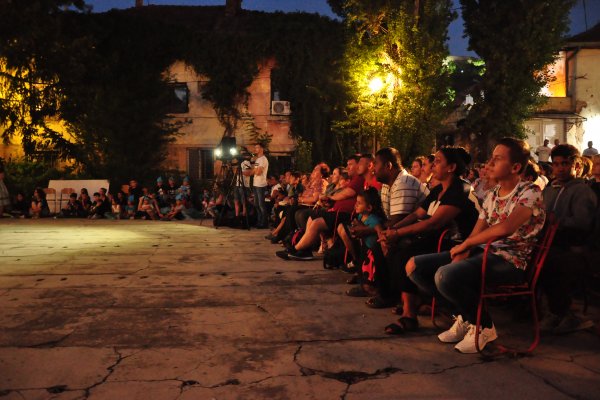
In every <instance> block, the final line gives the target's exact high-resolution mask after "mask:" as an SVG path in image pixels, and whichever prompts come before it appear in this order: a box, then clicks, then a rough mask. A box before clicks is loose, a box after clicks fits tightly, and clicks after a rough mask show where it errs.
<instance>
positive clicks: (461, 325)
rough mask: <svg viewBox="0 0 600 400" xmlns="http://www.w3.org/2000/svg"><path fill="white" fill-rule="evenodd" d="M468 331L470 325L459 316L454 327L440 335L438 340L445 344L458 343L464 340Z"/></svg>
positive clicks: (455, 318)
mask: <svg viewBox="0 0 600 400" xmlns="http://www.w3.org/2000/svg"><path fill="white" fill-rule="evenodd" d="M468 330H469V323H468V322H465V321H463V319H462V315H459V316H458V317H454V325H452V326H451V327H450V329H448V330H447V331H445V332H442V333H440V334H439V335H438V339H440V342H443V343H458V342H460V341H461V340H463V338H464V337H465V335H466V334H467V331H468Z"/></svg>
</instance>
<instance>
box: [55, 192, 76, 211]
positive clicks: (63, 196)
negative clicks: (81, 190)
mask: <svg viewBox="0 0 600 400" xmlns="http://www.w3.org/2000/svg"><path fill="white" fill-rule="evenodd" d="M71 193H75V189H73V188H63V189H61V190H60V200H59V203H58V204H59V207H58V208H59V210H58V212H60V211H61V210H62V206H63V205H64V204H63V202H64V201H65V200H66V201H67V202H68V201H69V196H70V195H71Z"/></svg>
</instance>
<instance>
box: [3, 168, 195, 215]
mask: <svg viewBox="0 0 600 400" xmlns="http://www.w3.org/2000/svg"><path fill="white" fill-rule="evenodd" d="M123 189H124V190H125V191H123V190H119V191H118V192H116V193H109V192H108V191H107V190H106V188H99V189H98V191H96V192H94V193H93V194H92V195H91V196H90V192H88V189H86V188H83V189H81V191H80V193H79V194H77V193H71V194H70V195H69V199H68V201H67V202H66V203H63V204H61V207H60V208H61V209H60V211H59V212H57V213H55V214H52V213H51V211H50V207H49V205H48V201H47V199H46V193H45V192H44V190H43V189H42V188H36V189H35V190H34V191H33V195H32V196H31V200H27V199H26V196H25V194H24V193H21V192H19V193H17V194H16V196H15V197H14V199H13V201H12V203H11V202H10V201H9V204H10V206H8V205H7V206H5V209H6V210H7V211H8V212H9V215H11V216H12V217H16V218H34V219H35V218H46V217H51V216H54V217H55V218H87V219H111V220H118V219H143V220H144V219H147V220H163V221H164V220H183V219H195V218H197V217H198V216H199V215H200V213H199V211H197V210H195V209H194V206H193V203H192V189H191V186H190V180H189V178H188V177H185V178H183V182H182V183H181V185H178V184H177V183H176V181H175V178H174V177H169V178H168V180H167V182H166V183H165V182H164V180H163V178H162V177H159V178H158V179H157V180H156V185H155V186H154V187H152V188H149V187H140V186H139V185H138V182H137V180H135V179H132V180H131V181H130V182H129V185H124V187H123Z"/></svg>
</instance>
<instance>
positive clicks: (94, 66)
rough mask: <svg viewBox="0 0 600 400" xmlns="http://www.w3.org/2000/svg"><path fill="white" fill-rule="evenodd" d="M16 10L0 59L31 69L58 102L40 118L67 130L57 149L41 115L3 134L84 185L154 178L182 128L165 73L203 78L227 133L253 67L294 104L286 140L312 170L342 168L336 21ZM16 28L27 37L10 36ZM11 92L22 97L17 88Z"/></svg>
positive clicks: (198, 10) (165, 11)
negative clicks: (56, 120)
mask: <svg viewBox="0 0 600 400" xmlns="http://www.w3.org/2000/svg"><path fill="white" fill-rule="evenodd" d="M33 1H34V2H38V1H39V0H33ZM22 6H23V7H25V5H24V4H23V3H18V4H17V3H15V4H13V5H12V6H11V7H14V8H15V10H12V11H14V13H13V14H5V16H4V17H1V18H0V19H1V20H2V21H1V22H3V23H6V24H8V25H7V26H6V29H5V30H3V31H2V32H1V33H2V39H3V43H4V44H3V45H2V46H0V57H6V58H7V59H8V61H9V67H13V68H14V67H20V66H24V65H32V64H34V65H35V71H37V72H36V75H38V76H40V77H42V78H43V79H44V81H45V82H47V83H48V86H47V88H48V89H47V90H46V92H48V93H50V92H51V93H53V94H54V96H53V97H52V99H53V101H52V103H51V104H48V107H41V109H42V110H43V111H44V112H46V111H47V115H50V116H53V117H55V116H58V117H60V118H61V119H62V120H64V121H65V122H66V132H64V134H63V135H61V136H60V137H59V136H57V135H56V134H55V133H56V132H51V131H47V130H45V127H44V126H43V120H44V116H45V115H38V117H37V118H36V119H35V123H36V124H37V125H35V126H30V125H32V123H31V121H32V119H31V118H29V119H28V118H23V119H21V120H20V121H23V122H22V123H23V126H16V129H12V130H11V131H10V132H8V133H6V135H5V138H8V139H9V140H10V138H11V136H12V137H14V136H18V135H19V134H22V133H23V132H29V133H31V135H30V137H29V139H28V140H27V143H29V148H32V149H40V148H53V149H56V150H58V151H59V153H60V154H61V155H62V156H64V157H68V158H74V159H75V160H76V161H77V163H78V165H80V166H81V169H82V170H83V171H87V172H88V173H89V174H90V175H92V176H102V177H112V178H113V179H117V180H125V179H126V178H127V177H130V176H136V177H138V179H143V177H144V176H145V175H150V174H154V173H155V172H156V170H157V169H158V168H159V167H160V164H161V163H162V162H163V161H164V159H165V157H166V152H165V149H166V148H167V145H168V144H169V143H172V142H173V138H174V137H176V135H177V131H178V129H179V128H180V126H179V125H177V124H171V123H169V120H168V119H166V118H165V116H166V115H167V111H168V107H167V106H168V102H169V96H170V95H171V93H170V90H169V86H168V79H166V78H165V76H164V71H166V70H167V69H168V67H169V66H170V65H172V64H173V63H174V62H175V61H178V60H179V61H183V62H185V63H186V64H189V65H191V66H193V67H194V69H195V70H196V71H197V72H198V73H199V74H201V75H204V76H206V77H208V79H209V81H208V82H207V83H206V85H205V86H204V88H203V96H205V97H206V98H207V99H208V100H209V101H210V102H211V103H212V104H213V106H214V108H215V110H216V113H217V116H218V117H219V120H220V121H221V122H222V124H223V125H224V126H225V127H226V128H227V129H233V127H234V126H235V123H236V120H237V119H238V118H239V116H240V115H239V112H240V110H241V109H243V107H240V105H243V104H244V103H245V101H246V95H247V92H246V91H247V88H248V86H249V85H250V84H251V82H252V81H253V80H254V78H255V77H256V74H257V72H258V65H259V64H260V63H261V62H263V61H264V60H267V59H271V58H274V59H275V60H276V62H277V67H276V69H275V70H273V72H272V79H273V82H272V85H273V89H274V90H277V91H278V92H279V93H280V97H281V98H282V99H285V100H289V101H290V102H291V107H292V110H293V115H292V117H291V118H292V129H291V132H292V134H293V135H294V136H296V137H300V138H304V139H305V140H307V141H311V142H313V143H314V146H313V158H314V160H321V159H326V160H337V159H339V158H340V157H341V156H340V154H339V152H337V151H336V149H339V148H340V146H338V145H337V143H336V138H335V136H333V135H332V134H331V120H332V119H334V118H336V113H338V112H339V109H340V106H339V104H340V103H341V102H342V98H343V93H344V90H343V88H342V84H341V78H340V68H339V67H338V62H339V60H340V59H341V58H342V54H343V46H344V38H343V27H342V24H341V23H340V22H338V21H335V20H332V19H329V18H327V17H323V16H319V15H317V14H307V13H292V14H284V13H264V12H257V11H246V10H243V11H241V12H240V13H238V14H237V15H236V16H234V17H226V16H225V12H224V11H225V10H224V7H182V6H147V7H142V8H132V9H128V10H113V11H110V12H107V13H102V14H90V13H86V12H70V11H69V12H65V11H64V10H63V9H57V10H54V11H53V12H51V13H49V14H48V13H46V14H43V15H42V16H40V15H38V14H34V13H32V12H30V10H29V9H28V8H24V9H23V10H21V9H20V7H21V8H23V7H22ZM7 11H11V10H7ZM24 13H29V15H25V14H24ZM49 19H50V20H51V21H52V24H51V25H49V24H48V23H47V20H49ZM43 22H46V23H43ZM10 24H14V25H15V26H14V29H12V28H10V26H9V25H10ZM23 24H27V25H28V26H30V27H31V30H27V31H24V30H22V29H18V26H22V25H23ZM46 25H48V26H52V34H51V35H50V32H45V28H44V26H46ZM4 39H6V40H4ZM14 39H18V40H14ZM14 82H16V84H15V88H16V90H18V89H20V87H19V80H18V79H17V78H15V79H14ZM46 95H47V93H45V94H44V93H37V92H33V91H31V93H29V94H28V95H27V96H26V99H27V101H28V102H29V103H30V104H31V105H34V106H35V107H32V108H31V109H40V107H37V105H39V104H40V103H44V101H45V100H44V99H45V98H49V97H48V96H46ZM44 96H46V97H44ZM49 108H52V110H50V109H49ZM9 111H10V110H9ZM7 115H9V114H7ZM6 120H7V121H9V120H10V118H8V117H7V119H6ZM28 124H29V125H28ZM20 128H22V129H21V130H19V129H20ZM3 135H4V133H3ZM36 135H37V136H36Z"/></svg>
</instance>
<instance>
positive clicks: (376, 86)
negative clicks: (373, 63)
mask: <svg viewBox="0 0 600 400" xmlns="http://www.w3.org/2000/svg"><path fill="white" fill-rule="evenodd" d="M381 89H383V81H382V80H381V78H380V77H378V76H376V77H374V78H372V79H371V81H370V82H369V90H370V91H371V93H377V92H379V91H380V90H381Z"/></svg>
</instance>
